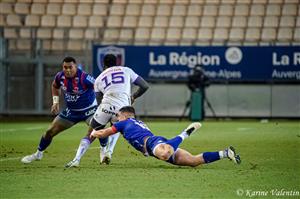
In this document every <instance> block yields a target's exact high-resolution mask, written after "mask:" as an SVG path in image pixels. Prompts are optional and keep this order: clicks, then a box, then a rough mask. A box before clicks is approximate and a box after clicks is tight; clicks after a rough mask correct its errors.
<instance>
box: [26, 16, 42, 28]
mask: <svg viewBox="0 0 300 199" xmlns="http://www.w3.org/2000/svg"><path fill="white" fill-rule="evenodd" d="M25 26H27V27H38V26H40V16H38V15H26V17H25Z"/></svg>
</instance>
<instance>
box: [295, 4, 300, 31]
mask: <svg viewBox="0 0 300 199" xmlns="http://www.w3.org/2000/svg"><path fill="white" fill-rule="evenodd" d="M299 10H300V7H299ZM296 27H300V15H299V16H298V17H297V19H296Z"/></svg>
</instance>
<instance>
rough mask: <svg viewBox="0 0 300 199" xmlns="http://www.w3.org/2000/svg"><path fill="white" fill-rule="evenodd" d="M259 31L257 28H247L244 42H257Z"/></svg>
mask: <svg viewBox="0 0 300 199" xmlns="http://www.w3.org/2000/svg"><path fill="white" fill-rule="evenodd" d="M260 35H261V33H260V29H259V28H247V30H246V35H245V40H246V41H258V40H260Z"/></svg>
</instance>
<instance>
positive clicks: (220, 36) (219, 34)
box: [213, 28, 228, 41]
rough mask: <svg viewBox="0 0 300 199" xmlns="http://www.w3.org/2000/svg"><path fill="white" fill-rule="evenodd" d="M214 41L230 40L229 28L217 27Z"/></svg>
mask: <svg viewBox="0 0 300 199" xmlns="http://www.w3.org/2000/svg"><path fill="white" fill-rule="evenodd" d="M213 39H214V41H226V40H228V29H227V28H216V29H215V31H214V36H213Z"/></svg>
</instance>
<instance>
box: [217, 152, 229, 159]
mask: <svg viewBox="0 0 300 199" xmlns="http://www.w3.org/2000/svg"><path fill="white" fill-rule="evenodd" d="M219 156H220V159H222V158H227V157H228V154H227V151H226V150H224V151H219Z"/></svg>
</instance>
